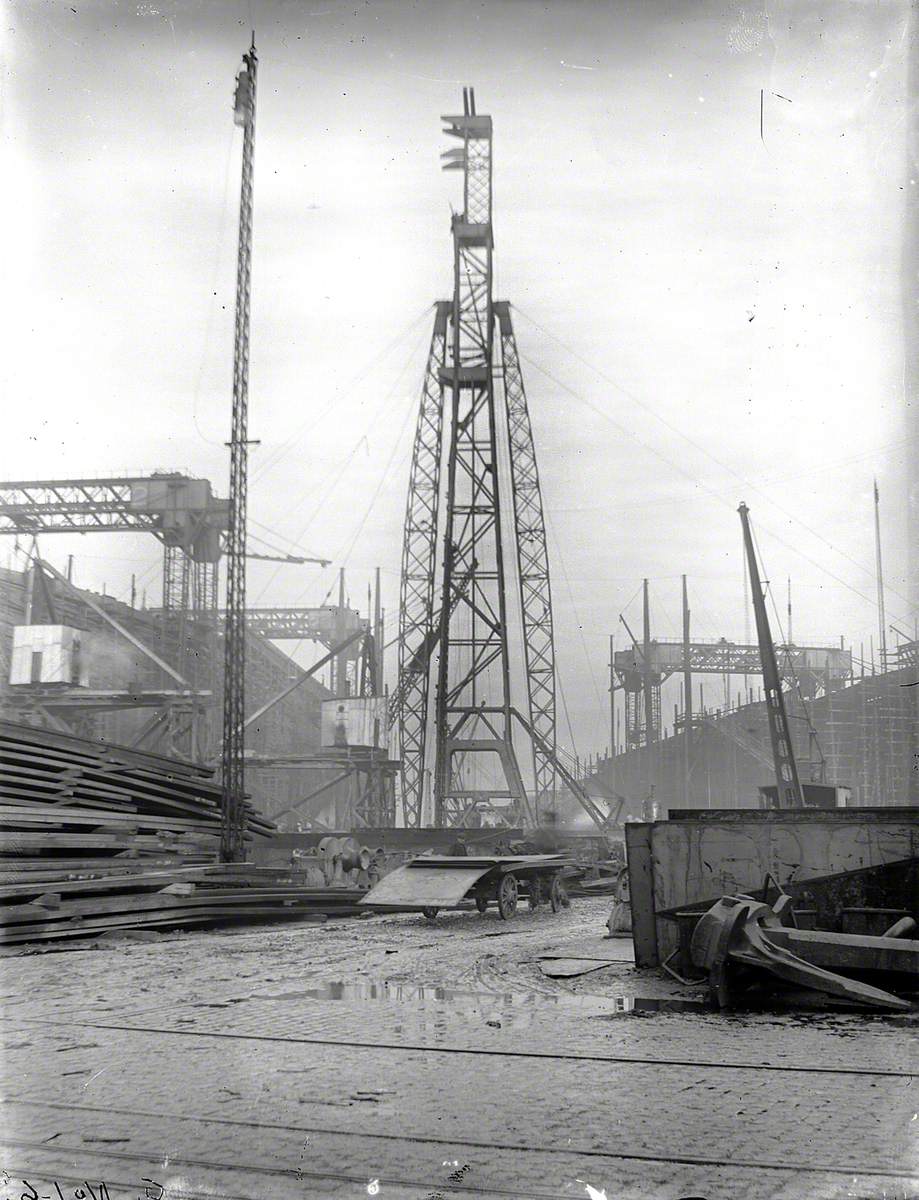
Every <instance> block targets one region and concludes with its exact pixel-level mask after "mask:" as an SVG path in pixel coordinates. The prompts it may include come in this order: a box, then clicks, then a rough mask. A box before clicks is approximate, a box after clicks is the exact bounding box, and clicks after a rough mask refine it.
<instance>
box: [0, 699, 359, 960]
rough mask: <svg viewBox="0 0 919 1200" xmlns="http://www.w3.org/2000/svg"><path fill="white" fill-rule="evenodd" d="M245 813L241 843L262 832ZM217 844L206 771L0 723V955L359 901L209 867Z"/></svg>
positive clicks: (269, 873) (319, 913)
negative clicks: (29, 945)
mask: <svg viewBox="0 0 919 1200" xmlns="http://www.w3.org/2000/svg"><path fill="white" fill-rule="evenodd" d="M246 816H247V829H246V839H247V841H250V842H251V841H252V840H253V839H254V838H260V837H261V836H263V835H269V834H271V832H272V831H273V829H274V826H273V825H272V823H271V822H270V821H268V820H266V819H265V818H264V817H262V816H261V815H260V814H258V813H257V812H256V811H255V810H254V809H253V808H252V807H251V806H250V805H247V807H246ZM219 847H220V788H219V786H218V785H216V784H215V783H214V781H213V773H212V772H211V771H209V770H208V769H207V768H204V767H200V766H196V765H193V764H189V763H183V762H179V761H177V760H174V759H167V758H162V757H159V756H157V755H152V754H145V753H141V752H139V751H136V750H130V749H126V748H124V747H121V746H110V745H106V744H104V743H98V742H92V741H87V740H85V739H82V738H76V737H71V736H69V735H66V734H60V733H55V732H52V731H49V730H46V729H36V728H32V727H29V726H24V725H17V724H14V723H12V722H8V721H0V945H4V944H11V943H16V942H25V941H33V940H45V939H48V938H56V937H73V936H79V935H81V934H93V933H100V932H104V931H107V930H114V929H119V928H121V929H125V928H126V929H130V928H135V929H136V928H146V927H163V926H171V925H188V924H196V925H197V924H204V923H208V922H211V921H225V920H228V919H255V918H258V919H265V918H271V917H295V916H299V917H303V916H304V915H312V916H313V917H315V918H316V919H324V917H325V916H326V915H330V914H332V913H335V914H341V915H345V914H346V913H349V912H351V911H354V912H357V911H359V910H357V908H356V907H355V905H356V901H357V899H358V897H359V895H361V894H362V893H360V892H356V891H354V890H353V889H344V888H336V889H334V890H332V889H322V888H306V887H303V886H302V885H301V884H300V883H298V882H297V879H296V876H295V874H291V872H290V871H288V870H284V869H281V870H278V869H275V868H270V867H254V866H250V865H248V864H221V863H219V862H218V854H219ZM352 893H353V894H352Z"/></svg>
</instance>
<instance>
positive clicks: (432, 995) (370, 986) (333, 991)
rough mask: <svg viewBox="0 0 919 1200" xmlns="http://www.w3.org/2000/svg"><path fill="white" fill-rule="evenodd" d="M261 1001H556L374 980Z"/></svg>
mask: <svg viewBox="0 0 919 1200" xmlns="http://www.w3.org/2000/svg"><path fill="white" fill-rule="evenodd" d="M259 999H261V1000H300V999H307V1000H383V1001H390V1002H391V1003H396V1004H420V1003H423V1002H426V1001H429V1000H434V1001H445V1000H446V1001H450V1002H451V1005H453V1004H456V1003H457V1002H462V1001H465V1000H471V1001H473V1002H475V1001H478V1002H479V1004H480V1005H487V1006H488V1007H489V1008H492V1007H494V1006H495V1005H498V1004H500V1005H505V1006H512V1007H526V1006H527V1005H534V1004H538V1003H539V1002H540V1001H543V1000H548V1001H549V1003H553V1002H555V1001H556V1000H557V999H563V1000H564V999H567V997H556V996H552V995H540V994H538V993H537V992H492V991H488V990H487V989H485V988H482V989H479V990H476V989H473V988H448V987H434V986H432V985H429V984H416V983H398V982H388V981H387V982H383V981H378V980H372V979H353V980H348V982H335V983H317V984H316V985H315V986H314V987H309V988H303V989H302V990H300V991H296V992H260V993H259Z"/></svg>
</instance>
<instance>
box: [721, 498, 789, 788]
mask: <svg viewBox="0 0 919 1200" xmlns="http://www.w3.org/2000/svg"><path fill="white" fill-rule="evenodd" d="M737 511H738V512H739V513H740V521H741V524H742V526H743V540H744V549H745V551H746V555H747V569H748V570H749V572H750V586H751V589H752V592H753V614H754V617H755V618H756V637H757V641H758V642H759V653H760V660H761V663H762V669H763V691H764V693H765V700H766V718H767V720H768V722H769V739H770V741H771V742H772V758H773V762H774V764H775V782H776V785H777V788H778V807H779V808H803V807H804V791H803V789H802V787H801V780H800V779H799V778H798V766H797V763H796V762H795V753H794V745H793V743H792V740H791V730H790V728H789V725H788V713H787V711H786V709H785V696H784V694H783V692H782V679H781V676H780V675H779V668H778V664H777V663H776V657H775V646H774V645H773V643H772V633H771V631H770V629H769V615H768V613H767V612H766V597H765V593H764V592H763V587H762V583H761V582H760V575H759V566H758V565H757V562H756V552H755V550H754V548H753V534H752V532H751V529H750V510H749V509H748V508H747V506H746V504H741V506H740V508H739V509H738V510H737Z"/></svg>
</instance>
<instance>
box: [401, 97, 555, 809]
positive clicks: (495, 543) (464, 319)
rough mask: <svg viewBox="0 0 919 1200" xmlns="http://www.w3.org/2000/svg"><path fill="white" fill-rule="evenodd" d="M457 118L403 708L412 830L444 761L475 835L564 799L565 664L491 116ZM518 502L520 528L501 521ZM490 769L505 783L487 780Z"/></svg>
mask: <svg viewBox="0 0 919 1200" xmlns="http://www.w3.org/2000/svg"><path fill="white" fill-rule="evenodd" d="M443 120H444V122H445V124H446V130H445V132H446V133H447V135H448V136H450V137H453V138H456V139H457V140H458V141H459V143H460V144H459V145H457V146H454V147H453V148H451V149H450V150H448V151H446V152H445V154H444V155H443V158H444V160H445V161H444V164H443V165H444V169H446V170H456V171H462V173H463V210H462V212H461V213H459V214H455V215H454V216H453V218H452V222H451V231H452V235H453V267H454V282H453V299H452V301H441V302H439V303H437V304H436V306H435V317H434V331H433V336H432V340H431V348H430V352H429V356H428V362H427V368H426V371H425V379H424V386H423V390H422V398H421V409H420V413H419V418H418V425H417V430H416V434H415V443H414V450H413V455H412V467H411V473H410V477H409V493H408V504H407V510H406V520H405V535H404V541H403V557H402V580H401V595H400V611H399V667H400V672H399V687H398V690H397V693H396V696H395V698H394V699H395V703H394V706H393V715H394V717H395V718H396V721H397V724H398V730H399V742H400V756H401V760H402V773H401V795H402V806H403V816H404V820H405V824H406V825H407V826H418V825H420V824H421V822H422V816H423V812H424V801H425V791H426V788H425V781H426V777H427V775H428V763H429V762H430V761H431V760H432V759H433V768H434V770H433V782H434V786H433V810H432V813H431V815H433V819H434V823H435V824H437V825H458V824H462V823H464V821H466V820H467V819H468V818H469V816H470V814H471V813H472V812H473V811H474V810H475V809H476V808H479V807H486V808H487V807H491V806H492V804H493V802H494V801H496V800H507V801H510V804H509V805H505V806H502V809H499V810H497V811H502V810H503V812H504V813H505V814H506V815H507V816H508V819H510V820H511V821H515V822H516V821H521V820H526V821H529V822H535V821H536V820H538V818H539V813H540V808H544V807H545V806H546V805H548V804H550V803H551V801H552V797H553V795H554V790H555V767H554V751H555V657H554V647H553V634H552V603H551V591H550V584H549V568H548V555H547V550H546V535H545V524H544V520H543V512H542V500H541V496H540V490H539V475H538V471H537V468H536V454H535V449H534V445H533V436H532V428H531V425H530V420H529V415H528V412H527V403H526V393H525V390H524V386H523V378H522V375H521V371H520V359H519V355H518V353H517V347H516V342H515V338H514V331H513V324H512V320H511V311H510V306H509V305H508V304H507V303H495V302H494V300H493V296H492V282H493V264H492V254H493V245H494V242H493V232H492V222H491V216H492V121H491V117H489V116H484V115H480V114H477V113H476V111H475V97H474V93H473V92H472V90H471V89H464V92H463V112H462V114H461V115H456V116H446V117H444V118H443ZM496 327H497V336H496ZM444 467H445V470H444V469H443V468H444ZM508 478H509V481H510V482H509V485H508V483H507V480H508ZM507 491H509V492H510V498H511V501H512V504H513V519H512V521H511V520H510V519H508V518H506V517H505V515H504V514H503V513H502V505H504V504H506V499H507V497H506V495H505V493H506V492H507ZM511 534H512V536H510V535H511ZM439 545H440V546H442V548H443V549H442V557H441V558H440V560H439V561H438V546H439ZM515 583H516V591H517V603H518V604H519V608H520V612H521V617H522V629H521V643H522V645H521V649H520V656H519V660H520V661H522V662H523V663H524V668H525V677H526V688H527V702H528V705H527V706H528V712H529V722H524V721H522V720H521V721H517V724H518V727H519V728H520V730H521V732H522V733H523V735H524V736H525V738H526V740H527V741H528V742H529V744H530V747H531V753H532V756H533V772H534V794H533V801H532V803H531V801H530V798H529V797H528V795H527V793H526V790H525V787H524V782H523V777H522V774H521V770H520V765H519V760H518V757H517V753H516V749H515V746H514V738H513V731H514V721H515V716H516V710H515V709H514V707H513V703H512V694H511V689H512V667H511V662H512V659H511V646H510V644H509V636H508V612H509V609H510V608H511V605H512V600H513V590H514V586H515ZM438 599H439V604H438V603H436V601H437V600H438ZM435 651H436V656H435ZM435 657H436V665H435ZM515 661H516V659H515ZM435 675H436V692H435V695H434V699H433V704H432V703H431V696H430V688H431V683H432V677H434V676H435ZM432 710H433V711H432ZM528 726H529V727H528ZM534 730H535V731H536V734H537V735H538V736H536V737H534V736H533V731H534ZM432 733H433V737H432V736H431V735H432ZM432 743H433V744H432ZM486 756H487V757H488V759H489V761H490V763H491V770H492V775H493V778H492V779H491V780H485V779H480V778H478V777H477V776H478V772H477V770H476V767H477V764H478V763H482V764H483V766H484V760H485V758H486ZM496 768H498V770H497V771H496Z"/></svg>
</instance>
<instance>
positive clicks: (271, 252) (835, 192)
mask: <svg viewBox="0 0 919 1200" xmlns="http://www.w3.org/2000/svg"><path fill="white" fill-rule="evenodd" d="M907 20H908V5H907V4H906V3H896V2H892V3H875V2H874V0H870V2H868V0H866V2H865V3H857V2H854V0H849V2H843V3H833V2H826V0H814V2H812V3H808V2H789V0H785V2H782V0H777V2H770V3H769V4H768V5H767V6H766V7H765V8H764V7H763V6H762V4H760V5H757V3H756V0H744V2H743V3H732V2H729V0H721V2H705V0H699V2H694V0H673V3H662V2H657V0H638V2H636V3H626V2H620V0H612V2H609V3H587V2H584V3H561V2H556V3H550V4H539V3H533V2H530V0H515V2H505V3H499V2H487V3H481V4H472V3H450V2H438V3H428V4H421V3H418V4H412V3H407V2H405V3H398V2H396V3H373V2H371V3H363V4H356V3H354V2H353V0H352V2H351V3H347V4H344V3H339V2H338V0H313V2H311V3H310V2H301V0H298V2H297V3H268V2H264V0H251V3H250V2H249V0H245V2H242V3H231V2H224V0H220V2H216V0H215V2H213V3H207V2H202V3H189V2H183V3H175V2H173V0H149V2H146V0H145V2H141V3H137V2H136V0H135V2H134V3H99V2H92V3H86V2H85V0H74V2H73V3H72V4H70V3H35V2H32V3H6V4H5V5H4V14H3V21H2V26H3V39H4V50H3V63H4V74H3V79H4V90H3V118H2V119H3V126H2V132H3V149H4V159H5V165H4V186H3V192H2V201H0V202H2V204H3V205H4V207H5V208H6V209H7V211H6V213H5V224H4V226H3V228H4V231H5V234H6V238H5V253H4V259H5V269H4V286H3V292H2V294H3V304H4V339H3V340H4V354H3V357H2V365H0V370H2V376H3V388H4V416H5V424H4V436H3V437H2V439H0V473H2V477H3V478H4V479H24V478H36V479H39V478H54V477H57V478H71V477H77V476H83V477H92V476H95V475H106V474H110V473H126V472H140V471H150V470H153V469H157V468H179V469H187V470H189V471H191V472H192V473H193V474H197V475H201V476H205V477H207V478H210V479H211V480H212V481H213V482H214V485H215V487H216V489H217V490H218V492H219V493H220V494H221V495H226V492H227V474H228V468H227V457H226V453H227V452H226V450H225V447H224V442H225V441H226V440H227V437H228V435H229V419H230V394H231V374H232V340H233V328H232V326H233V301H234V270H235V242H236V217H237V205H238V180H239V161H240V149H241V131H239V130H238V129H235V128H234V125H233V120H232V96H233V87H234V76H235V73H236V71H237V69H238V66H239V60H240V56H241V54H242V52H243V51H244V50H245V49H246V47H247V46H248V39H249V30H250V27H251V26H252V25H253V24H254V26H255V29H256V40H257V43H258V53H259V62H260V66H259V103H258V129H257V149H256V184H255V243H254V266H253V280H254V282H253V300H252V320H253V324H252V369H251V397H250V436H252V437H253V438H258V439H260V441H261V445H260V447H259V448H258V449H255V450H254V451H253V454H252V458H251V474H250V506H249V512H250V517H251V518H252V520H253V525H252V532H253V534H255V535H259V536H263V537H266V538H270V537H271V536H272V535H271V534H269V532H268V531H269V530H270V531H273V537H274V541H275V543H279V542H280V543H281V544H284V545H287V546H289V545H290V544H291V543H294V544H296V545H298V546H301V547H304V548H305V549H306V550H307V551H310V552H313V553H316V554H322V555H326V556H328V557H330V558H332V559H333V560H334V564H335V567H333V568H331V569H329V570H327V571H324V572H320V571H319V569H318V568H316V567H303V566H285V567H281V568H280V569H275V568H274V567H273V566H271V565H270V564H261V563H251V564H250V570H249V597H250V602H252V603H263V604H264V603H277V604H283V603H290V604H293V603H301V604H316V603H319V602H321V601H322V600H323V598H324V597H325V596H326V594H327V592H328V589H329V588H330V587H331V586H332V584H333V581H334V572H335V568H337V567H338V566H339V565H340V564H342V563H344V564H345V565H346V566H347V569H348V579H349V591H350V594H351V599H352V602H354V603H359V604H360V605H361V606H362V607H363V605H364V603H365V597H366V588H367V581H368V578H369V575H370V573H371V572H372V569H373V568H374V566H376V565H380V566H381V567H382V569H383V580H384V598H385V605H386V608H387V609H388V611H389V612H390V613H391V614H392V616H393V618H395V614H396V609H397V605H398V569H399V560H400V546H401V526H402V518H403V512H404V505H405V491H406V485H407V476H408V466H409V457H410V453H411V436H412V431H413V427H414V420H415V414H416V410H417V405H418V396H419V388H420V382H421V377H422V372H423V368H424V359H425V353H426V349H427V343H428V340H429V337H430V322H431V313H430V306H431V304H432V302H433V301H434V300H435V299H438V298H442V297H447V296H449V295H450V292H451V287H452V283H451V270H452V250H451V242H450V236H449V215H450V205H451V203H452V204H453V205H455V206H457V207H459V205H460V195H459V189H458V182H459V176H457V175H455V174H450V173H447V174H442V173H441V171H440V170H439V155H440V152H441V151H442V150H443V149H445V148H446V145H447V143H446V140H445V139H444V138H443V136H442V134H441V132H440V129H441V126H440V122H439V119H438V118H439V116H440V114H441V113H446V112H451V111H456V110H457V108H458V106H459V105H460V103H461V88H462V86H463V85H465V84H471V85H474V86H475V89H476V96H477V101H478V109H479V111H480V112H488V113H491V114H492V116H493V119H494V135H495V142H494V160H495V238H496V257H497V284H498V295H499V297H501V298H507V299H509V300H510V301H511V303H512V304H513V305H514V306H515V309H516V328H517V335H518V341H519V346H520V351H521V354H522V356H523V365H524V370H525V373H526V375H525V377H526V383H527V391H528V396H529V402H530V409H531V414H532V420H533V425H534V430H535V436H536V440H537V451H538V454H539V463H540V470H541V475H542V482H543V488H544V501H545V504H546V508H547V512H548V521H549V529H550V557H551V561H552V569H553V572H554V578H553V586H554V600H555V603H554V612H555V622H556V635H557V646H558V658H559V666H560V672H561V681H562V686H563V690H564V699H565V701H566V703H567V708H568V711H569V714H570V720H571V724H572V727H573V731H574V738H575V744H576V748H577V749H578V750H579V751H580V753H582V754H586V753H588V752H592V751H596V750H597V749H601V748H602V747H603V746H604V745H605V744H606V743H607V741H608V736H607V732H606V730H607V717H606V713H605V705H606V692H605V688H606V662H607V636H608V634H609V633H611V632H616V633H617V638H618V643H619V645H620V646H622V645H624V643H625V635H624V631H623V630H622V627H621V626H620V625H619V624H618V615H619V613H620V612H621V611H625V612H626V615H627V618H628V619H629V622H630V624H632V626H633V628H636V627H637V625H638V623H639V621H640V604H639V600H638V598H637V596H636V594H637V592H638V589H639V588H640V585H641V580H642V577H643V576H648V577H649V578H650V580H651V595H652V616H653V623H654V632H655V633H656V634H658V635H659V636H661V637H676V636H679V633H680V613H679V608H680V599H679V588H680V579H679V577H680V574H681V573H683V572H685V573H687V574H688V575H689V580H690V591H691V603H692V609H693V623H694V633H695V634H696V636H698V637H700V638H701V637H720V636H726V637H731V638H736V639H740V638H742V637H743V636H744V633H745V627H747V626H748V625H749V620H748V619H746V618H745V614H744V608H743V583H742V559H741V543H740V524H739V519H738V517H737V514H736V509H737V505H738V503H739V501H740V500H746V502H747V503H748V504H749V506H750V509H751V514H752V519H753V522H754V525H755V527H756V529H757V532H758V539H759V544H760V548H761V550H762V553H763V557H764V560H765V567H766V572H767V575H768V577H769V578H770V579H771V580H772V581H773V584H774V587H775V588H776V591H777V593H778V595H779V598H780V599H781V601H782V609H783V617H784V596H785V587H786V584H785V580H786V577H787V576H789V575H790V576H791V578H792V588H793V594H794V608H795V614H794V636H795V640H796V641H798V642H804V641H812V642H816V641H820V642H825V641H830V642H834V643H837V642H838V640H839V637H840V635H844V636H845V638H846V643H847V644H849V642H850V641H851V642H853V643H854V644H855V646H856V651H857V649H858V646H859V643H860V642H864V643H865V645H866V648H867V643H868V638H869V637H870V636H871V634H872V633H873V632H874V633H875V638H876V629H877V612H876V607H875V604H874V600H873V597H874V574H873V562H874V546H873V532H872V521H873V514H872V504H871V484H872V478H873V476H874V475H875V474H877V476H878V479H879V482H880V486H881V495H882V505H883V515H884V524H885V534H884V537H885V554H886V560H887V561H886V565H887V569H888V584H889V593H888V615H889V617H890V619H891V620H893V621H894V622H897V621H900V622H903V621H905V620H907V606H906V603H905V600H904V599H903V596H902V593H903V591H904V584H903V576H904V571H905V563H904V554H903V542H904V530H903V520H902V518H903V513H904V509H905V503H904V469H905V464H906V461H907V457H911V456H912V455H914V454H915V450H916V447H915V442H914V441H913V442H907V440H906V438H907V433H908V431H907V429H906V427H905V422H904V417H903V410H904V399H903V353H902V339H901V318H900V292H899V285H900V276H899V271H900V246H901V235H902V211H903V203H904V189H906V188H909V187H910V186H913V185H914V181H912V180H910V179H909V178H908V177H907V174H906V170H905V156H904V133H905V125H904V119H905V115H906V110H907V92H906V71H905V67H906V44H907V43H906V39H907ZM761 92H762V96H763V103H762V136H761V121H760V118H761ZM8 549H9V548H8V547H4V548H2V555H3V561H4V562H6V561H7V551H8ZM45 552H46V553H47V554H48V555H49V557H50V558H51V559H52V561H57V562H61V561H63V559H64V558H65V556H66V554H67V553H71V552H72V553H74V554H75V555H76V559H77V561H76V580H77V582H78V583H80V584H82V585H85V586H91V587H96V588H100V589H101V587H102V584H103V583H105V585H106V588H107V590H108V591H109V593H114V594H120V595H122V596H126V595H127V594H128V592H129V589H130V576H131V573H132V572H134V573H136V574H137V576H138V577H139V579H140V584H139V586H140V587H141V588H143V587H146V589H147V594H148V599H149V601H150V602H151V603H156V602H158V589H159V562H160V559H159V554H158V552H157V546H156V544H155V543H154V542H153V540H152V539H147V540H144V539H141V538H133V537H130V536H126V535H118V536H115V535H105V536H103V535H98V536H94V537H85V538H82V539H79V538H75V539H69V538H59V539H56V540H51V539H49V540H48V543H47V544H46V546H45ZM717 683H718V681H716V680H713V681H712V684H711V687H712V699H713V700H714V698H715V693H716V692H717V690H718V688H717ZM666 711H668V709H667V705H666V704H665V712H666ZM560 734H561V740H562V741H564V742H565V743H566V744H567V745H568V746H569V748H570V747H571V744H572V743H571V737H570V735H569V731H568V726H567V723H566V721H565V719H564V717H563V718H562V723H561V729H560Z"/></svg>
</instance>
